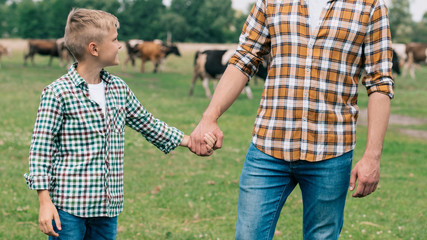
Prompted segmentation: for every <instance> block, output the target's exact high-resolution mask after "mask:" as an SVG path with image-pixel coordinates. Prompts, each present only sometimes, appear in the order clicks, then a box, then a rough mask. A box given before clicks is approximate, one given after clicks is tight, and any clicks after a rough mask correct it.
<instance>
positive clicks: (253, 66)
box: [229, 50, 260, 79]
mask: <svg viewBox="0 0 427 240" xmlns="http://www.w3.org/2000/svg"><path fill="white" fill-rule="evenodd" d="M229 64H232V65H234V66H235V67H237V68H238V69H239V70H240V71H242V72H243V73H244V74H245V75H246V76H247V77H248V78H249V79H251V78H252V77H253V76H254V75H255V73H256V71H257V69H258V67H257V66H258V65H259V64H260V60H258V59H256V58H251V57H250V55H249V54H247V53H246V54H245V53H243V51H239V50H237V51H236V53H235V54H234V55H233V57H231V59H230V61H229Z"/></svg>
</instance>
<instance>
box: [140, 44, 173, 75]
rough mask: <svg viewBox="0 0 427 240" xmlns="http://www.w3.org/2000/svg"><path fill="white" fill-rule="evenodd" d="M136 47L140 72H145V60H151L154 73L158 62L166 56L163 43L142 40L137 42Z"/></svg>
mask: <svg viewBox="0 0 427 240" xmlns="http://www.w3.org/2000/svg"><path fill="white" fill-rule="evenodd" d="M137 49H138V51H139V53H138V55H139V57H140V58H141V61H142V63H141V72H142V73H144V72H145V62H146V61H151V62H153V65H154V70H153V72H154V73H156V72H157V69H158V67H159V64H160V63H161V62H162V59H163V58H164V57H165V56H166V54H165V49H164V47H163V45H162V44H161V43H159V42H151V41H150V42H148V41H144V42H143V43H140V44H138V46H137Z"/></svg>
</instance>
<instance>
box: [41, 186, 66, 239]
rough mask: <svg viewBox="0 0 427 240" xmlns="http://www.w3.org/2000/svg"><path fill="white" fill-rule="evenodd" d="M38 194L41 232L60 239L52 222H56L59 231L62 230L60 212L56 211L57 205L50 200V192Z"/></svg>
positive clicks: (45, 191)
mask: <svg viewBox="0 0 427 240" xmlns="http://www.w3.org/2000/svg"><path fill="white" fill-rule="evenodd" d="M38 194H39V202H40V211H39V227H40V230H41V231H42V232H43V233H44V234H46V235H49V236H53V237H58V236H59V234H58V233H56V232H55V231H54V230H53V226H52V220H54V221H55V224H56V227H57V228H58V230H61V221H60V219H59V215H58V211H57V210H56V207H55V205H53V203H52V201H51V200H50V197H49V192H48V191H47V190H42V191H39V192H38Z"/></svg>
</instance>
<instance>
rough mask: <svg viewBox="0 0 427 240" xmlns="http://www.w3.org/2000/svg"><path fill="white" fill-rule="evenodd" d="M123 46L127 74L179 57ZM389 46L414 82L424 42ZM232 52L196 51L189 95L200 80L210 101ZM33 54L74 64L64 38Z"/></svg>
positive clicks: (167, 47) (169, 46) (158, 44)
mask: <svg viewBox="0 0 427 240" xmlns="http://www.w3.org/2000/svg"><path fill="white" fill-rule="evenodd" d="M125 46H126V53H127V56H126V58H125V60H124V61H123V64H122V70H123V71H126V66H127V64H128V63H129V62H130V63H131V65H132V66H133V67H136V65H135V60H136V59H141V67H140V71H141V72H142V73H144V72H145V66H144V65H145V63H146V62H147V61H151V62H152V63H153V65H154V70H153V71H154V72H155V73H156V72H158V71H159V70H160V71H163V70H164V65H165V59H166V57H167V56H168V55H170V54H174V55H176V56H181V53H180V52H179V50H178V47H177V45H176V44H174V43H170V42H168V43H164V42H163V41H161V40H154V41H143V40H140V39H132V40H129V41H126V43H125ZM392 47H393V71H394V72H395V73H397V74H399V75H400V74H401V69H402V68H403V73H402V75H403V77H406V74H407V73H408V72H409V73H410V76H411V77H412V79H415V69H416V68H419V66H420V65H425V64H427V43H407V44H393V46H392ZM233 53H234V50H227V49H197V50H196V53H195V57H194V72H193V79H192V82H191V87H190V92H189V95H190V96H191V95H193V90H194V85H195V83H196V81H197V80H198V79H201V80H202V81H203V84H202V85H203V88H204V89H205V95H206V97H207V98H210V97H211V96H212V94H211V91H210V90H209V82H210V81H211V80H214V86H215V85H216V83H217V81H218V80H219V78H220V77H221V76H222V74H223V73H224V71H225V68H226V67H227V62H228V61H229V60H230V58H231V56H232V55H233ZM36 54H39V55H44V56H49V57H50V59H49V66H51V64H52V59H53V58H54V57H55V58H58V59H59V60H60V66H61V67H63V66H64V65H66V66H67V68H68V67H69V66H70V64H71V63H72V62H73V57H72V55H71V54H70V53H69V52H68V50H67V48H66V46H65V42H64V38H60V39H53V40H46V39H31V40H28V50H27V51H26V53H25V55H24V65H25V66H26V65H27V59H28V58H30V59H31V63H32V65H33V66H34V55H36ZM3 55H6V56H8V57H11V55H12V51H11V48H10V47H8V46H4V45H2V44H1V43H0V70H1V69H2V64H1V59H2V56H3ZM269 64H270V59H269V58H264V62H263V64H261V65H260V67H259V70H258V72H257V74H256V75H257V76H258V77H260V78H262V79H265V78H266V77H267V71H268V66H269ZM3 68H4V66H3ZM159 68H160V69H159ZM244 92H245V93H246V94H247V96H248V98H252V92H251V90H250V88H249V85H247V86H246V87H245V89H244Z"/></svg>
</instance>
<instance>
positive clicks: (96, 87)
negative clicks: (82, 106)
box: [88, 81, 107, 116]
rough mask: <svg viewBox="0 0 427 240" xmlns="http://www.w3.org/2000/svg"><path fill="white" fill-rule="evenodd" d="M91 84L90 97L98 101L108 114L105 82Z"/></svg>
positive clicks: (103, 110)
mask: <svg viewBox="0 0 427 240" xmlns="http://www.w3.org/2000/svg"><path fill="white" fill-rule="evenodd" d="M88 86H89V95H90V98H91V99H92V100H93V101H95V102H96V103H98V105H99V106H100V107H101V108H102V112H103V113H104V116H105V115H106V114H107V112H106V108H107V107H106V106H107V104H106V102H105V84H104V82H103V81H101V82H100V83H98V84H88Z"/></svg>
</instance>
